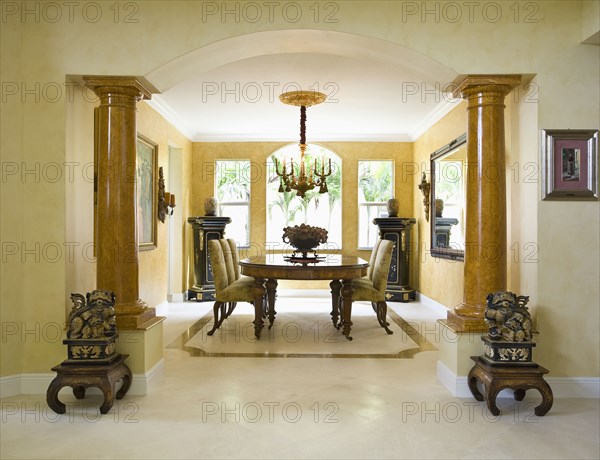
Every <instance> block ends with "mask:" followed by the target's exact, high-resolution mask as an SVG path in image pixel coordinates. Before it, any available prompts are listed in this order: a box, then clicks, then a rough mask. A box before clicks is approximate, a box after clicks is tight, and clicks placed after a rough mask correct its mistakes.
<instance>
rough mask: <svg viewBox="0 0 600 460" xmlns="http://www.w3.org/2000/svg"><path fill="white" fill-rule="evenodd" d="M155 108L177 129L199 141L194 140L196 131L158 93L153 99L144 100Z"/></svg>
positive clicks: (191, 138) (190, 138)
mask: <svg viewBox="0 0 600 460" xmlns="http://www.w3.org/2000/svg"><path fill="white" fill-rule="evenodd" d="M144 102H146V104H148V105H149V106H150V107H152V108H153V109H154V110H156V111H157V112H158V113H159V114H160V115H162V116H163V118H164V119H165V120H167V121H168V122H169V123H171V124H172V125H173V126H175V128H177V130H178V131H179V132H180V133H181V134H183V135H184V136H185V137H187V138H188V139H189V140H190V141H192V142H197V141H195V140H194V138H195V137H197V136H196V133H195V132H194V130H192V129H191V128H190V127H189V126H188V125H187V123H186V122H185V121H184V120H183V119H182V118H181V117H180V116H179V115H177V113H175V111H173V109H171V107H170V106H169V105H168V104H167V103H166V102H165V101H164V100H163V98H162V97H160V95H158V94H154V95H153V96H152V99H149V100H146V101H144Z"/></svg>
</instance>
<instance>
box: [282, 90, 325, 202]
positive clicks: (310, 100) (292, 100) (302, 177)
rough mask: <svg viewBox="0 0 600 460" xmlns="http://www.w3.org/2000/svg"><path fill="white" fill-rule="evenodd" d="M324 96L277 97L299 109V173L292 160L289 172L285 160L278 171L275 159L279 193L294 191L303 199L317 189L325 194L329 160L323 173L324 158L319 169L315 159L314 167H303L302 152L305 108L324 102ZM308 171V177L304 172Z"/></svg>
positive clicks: (308, 93)
mask: <svg viewBox="0 0 600 460" xmlns="http://www.w3.org/2000/svg"><path fill="white" fill-rule="evenodd" d="M325 97H326V96H325V94H323V93H319V92H316V91H290V92H288V93H283V94H282V95H280V96H279V100H280V101H281V102H283V103H284V104H288V105H294V106H296V107H298V106H299V107H300V144H299V146H300V165H299V173H298V174H296V172H295V170H294V160H293V159H291V160H290V165H289V170H288V166H287V164H286V160H285V158H284V160H283V168H282V169H281V170H280V168H279V162H278V161H277V158H275V172H276V173H277V175H278V176H279V177H280V178H281V180H280V183H279V192H280V193H283V192H291V191H292V190H296V196H299V197H300V198H304V195H305V194H306V192H308V191H309V190H312V189H313V188H315V187H319V193H327V179H326V178H327V176H330V175H331V158H330V159H329V167H328V169H327V171H325V157H323V158H322V159H321V168H320V170H319V166H318V164H317V159H316V158H315V163H314V166H312V169H311V165H308V166H307V165H305V161H304V152H305V150H306V108H307V107H310V106H312V105H316V104H320V103H321V102H323V101H324V100H325ZM307 169H308V171H309V172H308V175H307V173H306V170H307Z"/></svg>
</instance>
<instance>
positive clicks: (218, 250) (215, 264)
mask: <svg viewBox="0 0 600 460" xmlns="http://www.w3.org/2000/svg"><path fill="white" fill-rule="evenodd" d="M208 253H209V255H210V267H211V269H212V274H213V279H214V283H215V294H216V296H217V297H218V296H219V294H220V293H221V292H222V291H223V290H225V288H226V287H227V286H229V275H228V274H227V263H226V262H225V255H224V254H223V246H222V245H221V240H209V241H208Z"/></svg>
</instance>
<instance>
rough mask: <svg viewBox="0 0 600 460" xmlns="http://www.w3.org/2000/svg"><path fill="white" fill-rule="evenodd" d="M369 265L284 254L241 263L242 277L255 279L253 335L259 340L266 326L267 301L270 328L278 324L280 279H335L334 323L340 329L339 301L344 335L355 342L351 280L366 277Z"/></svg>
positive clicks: (343, 258) (339, 257) (337, 258)
mask: <svg viewBox="0 0 600 460" xmlns="http://www.w3.org/2000/svg"><path fill="white" fill-rule="evenodd" d="M368 266H369V263H368V262H367V261H365V260H363V259H361V258H360V257H351V256H343V255H339V254H325V255H323V256H321V258H319V259H318V261H316V260H315V259H290V258H289V257H287V256H285V255H283V254H266V255H258V256H254V257H249V258H247V259H244V260H241V261H240V271H241V273H242V275H246V276H251V277H253V278H254V288H253V289H254V321H253V323H254V335H255V336H256V338H257V339H260V333H261V330H262V328H263V327H264V319H263V317H264V313H263V302H264V299H265V294H266V298H267V301H268V309H267V313H268V317H269V328H271V327H272V326H273V322H274V321H275V315H276V311H275V296H276V292H277V280H332V281H331V283H329V286H330V287H331V320H332V322H333V325H334V326H335V327H340V324H339V323H338V320H339V318H340V308H339V307H340V299H341V304H342V312H341V316H342V318H341V327H342V333H343V334H344V336H345V337H346V338H347V339H348V340H352V337H351V336H350V330H351V328H352V280H353V279H357V278H360V277H362V276H365V275H366V274H367V267H368Z"/></svg>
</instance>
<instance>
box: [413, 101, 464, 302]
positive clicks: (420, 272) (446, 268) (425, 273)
mask: <svg viewBox="0 0 600 460" xmlns="http://www.w3.org/2000/svg"><path fill="white" fill-rule="evenodd" d="M466 127H467V112H466V102H464V101H463V102H461V103H460V104H458V105H457V106H456V107H455V108H454V109H452V111H451V112H450V113H448V114H447V115H446V116H445V117H444V118H442V119H441V120H440V121H438V122H437V123H436V124H435V125H434V126H432V127H431V128H430V129H428V130H427V132H425V133H424V134H423V135H422V136H420V137H419V138H418V139H417V140H416V141H415V143H414V163H415V169H416V172H415V174H414V175H413V176H412V177H411V180H412V188H413V189H414V190H416V192H415V194H414V198H413V206H414V216H415V218H416V219H417V225H416V228H417V232H418V239H417V241H418V242H419V245H418V247H416V246H415V251H414V254H413V257H412V259H411V268H412V270H411V272H412V273H411V275H412V279H413V280H414V282H413V284H414V286H413V287H414V288H415V289H417V290H418V291H419V292H420V293H421V294H424V295H426V296H427V297H429V298H431V299H433V300H436V301H437V302H439V303H441V304H442V305H445V306H446V307H448V308H453V307H454V306H456V305H458V304H459V303H460V302H462V300H463V286H464V283H463V269H464V263H463V262H460V261H455V260H446V259H440V258H438V257H431V252H430V251H431V227H430V222H428V221H427V220H425V209H424V207H423V194H422V193H421V191H420V190H419V189H418V186H419V183H420V182H421V174H422V173H423V172H425V173H426V177H427V180H428V181H430V175H429V171H430V169H431V168H430V163H429V157H430V155H431V154H432V153H433V152H435V151H436V150H437V149H439V148H441V147H443V146H444V145H446V144H448V142H450V141H451V140H453V139H456V138H457V137H459V136H460V135H462V134H464V133H465V132H466Z"/></svg>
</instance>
